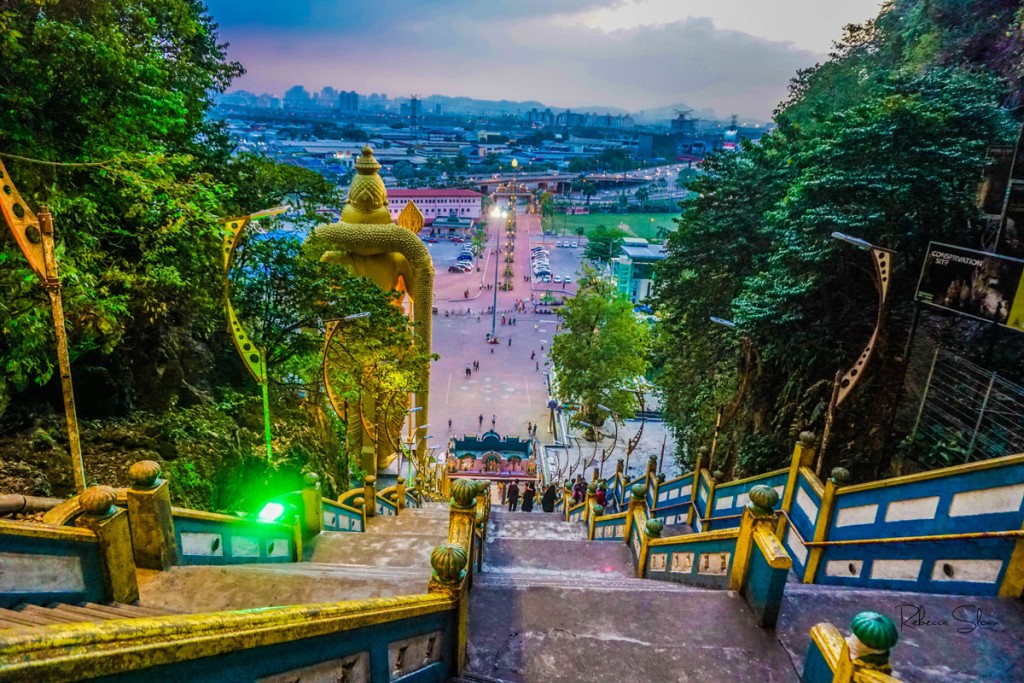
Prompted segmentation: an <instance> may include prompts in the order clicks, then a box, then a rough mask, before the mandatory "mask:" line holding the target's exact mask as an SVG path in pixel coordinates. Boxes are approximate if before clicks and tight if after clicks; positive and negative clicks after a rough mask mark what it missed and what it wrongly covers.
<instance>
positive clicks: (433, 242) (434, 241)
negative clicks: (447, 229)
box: [423, 237, 440, 244]
mask: <svg viewBox="0 0 1024 683" xmlns="http://www.w3.org/2000/svg"><path fill="white" fill-rule="evenodd" d="M423 241H424V242H430V243H431V244H437V243H438V242H439V241H440V240H438V239H437V238H436V237H424V238H423Z"/></svg>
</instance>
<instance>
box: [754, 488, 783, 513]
mask: <svg viewBox="0 0 1024 683" xmlns="http://www.w3.org/2000/svg"><path fill="white" fill-rule="evenodd" d="M747 497H748V498H749V499H750V503H749V504H748V505H747V509H748V510H750V513H751V514H752V515H754V516H755V517H772V516H774V515H775V505H776V504H777V503H778V502H779V492H778V491H776V490H775V489H773V488H772V487H771V486H765V485H764V484H758V485H757V486H754V487H752V488H751V489H750V491H748V492H747Z"/></svg>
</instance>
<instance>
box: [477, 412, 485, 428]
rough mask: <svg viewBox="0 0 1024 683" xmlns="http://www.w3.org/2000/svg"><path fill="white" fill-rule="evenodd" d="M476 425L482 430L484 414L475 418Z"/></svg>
mask: <svg viewBox="0 0 1024 683" xmlns="http://www.w3.org/2000/svg"><path fill="white" fill-rule="evenodd" d="M477 423H478V424H479V425H480V428H481V429H482V428H483V426H484V414H483V413H480V417H478V418H477Z"/></svg>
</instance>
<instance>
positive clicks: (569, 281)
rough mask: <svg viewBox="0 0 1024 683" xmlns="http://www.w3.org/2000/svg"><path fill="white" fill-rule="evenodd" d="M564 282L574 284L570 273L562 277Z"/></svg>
mask: <svg viewBox="0 0 1024 683" xmlns="http://www.w3.org/2000/svg"><path fill="white" fill-rule="evenodd" d="M562 282H564V283H565V284H567V285H571V284H572V277H571V276H569V275H566V276H565V277H564V278H562Z"/></svg>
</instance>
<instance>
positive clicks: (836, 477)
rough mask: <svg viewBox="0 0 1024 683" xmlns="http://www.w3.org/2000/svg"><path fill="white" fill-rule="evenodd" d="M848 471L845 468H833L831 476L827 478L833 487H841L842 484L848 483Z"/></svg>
mask: <svg viewBox="0 0 1024 683" xmlns="http://www.w3.org/2000/svg"><path fill="white" fill-rule="evenodd" d="M850 478H851V477H850V470H848V469H846V468H845V467H833V468H832V476H830V477H829V481H831V482H832V484H833V485H835V486H842V485H843V484H848V483H850Z"/></svg>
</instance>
